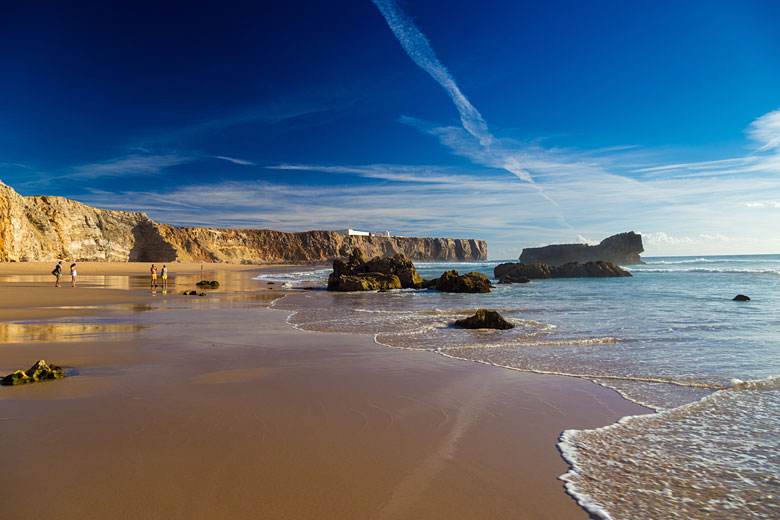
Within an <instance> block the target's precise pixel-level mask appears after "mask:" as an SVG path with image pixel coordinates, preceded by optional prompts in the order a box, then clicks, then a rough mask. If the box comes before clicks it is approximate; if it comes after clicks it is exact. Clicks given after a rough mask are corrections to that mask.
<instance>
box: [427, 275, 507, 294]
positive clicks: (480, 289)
mask: <svg viewBox="0 0 780 520" xmlns="http://www.w3.org/2000/svg"><path fill="white" fill-rule="evenodd" d="M422 287H423V289H435V290H437V291H442V292H452V293H489V292H490V288H491V287H492V285H491V284H490V278H488V277H487V276H485V275H484V274H482V273H475V272H471V273H466V274H458V271H455V270H452V271H447V272H446V273H444V274H443V275H441V276H440V277H438V278H434V279H433V280H426V281H425V282H423V284H422Z"/></svg>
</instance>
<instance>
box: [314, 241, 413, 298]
mask: <svg viewBox="0 0 780 520" xmlns="http://www.w3.org/2000/svg"><path fill="white" fill-rule="evenodd" d="M422 282H423V279H422V278H421V277H420V275H419V274H418V273H417V269H416V268H415V267H414V264H413V263H412V261H411V260H409V259H408V258H406V255H404V254H403V253H399V254H397V255H395V256H392V257H389V258H380V257H376V258H373V259H371V260H366V255H365V253H364V252H363V250H362V249H360V248H358V247H356V248H355V249H353V250H352V254H350V256H349V259H348V260H347V261H346V262H344V261H343V260H334V261H333V272H332V273H331V274H330V276H329V277H328V290H329V291H378V290H390V289H402V288H403V289H417V288H419V287H420V285H421V284H422Z"/></svg>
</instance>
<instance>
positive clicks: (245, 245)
mask: <svg viewBox="0 0 780 520" xmlns="http://www.w3.org/2000/svg"><path fill="white" fill-rule="evenodd" d="M355 247H360V248H361V249H363V251H365V252H366V254H367V255H369V256H384V257H386V256H393V255H395V254H398V253H403V254H405V255H406V256H407V257H408V258H410V259H412V260H416V261H445V262H458V261H480V260H486V259H487V244H486V243H485V242H484V241H483V240H474V239H458V238H432V237H426V238H416V237H392V236H391V237H387V236H356V235H346V234H342V233H338V232H335V231H305V232H299V233H286V232H282V231H273V230H269V229H219V228H203V227H175V226H170V225H167V224H162V223H159V222H155V221H153V220H152V219H150V218H149V217H148V216H147V215H146V214H145V213H141V212H133V211H115V210H105V209H98V208H93V207H91V206H87V205H85V204H82V203H81V202H78V201H75V200H70V199H66V198H64V197H53V196H37V195H36V196H32V197H23V196H21V195H19V194H18V193H17V192H16V191H14V190H13V189H12V188H11V187H9V186H6V185H5V184H3V183H2V182H0V262H36V261H51V260H57V259H60V258H68V259H71V260H74V261H81V262H107V261H113V262H147V261H148V262H151V261H155V262H215V263H235V264H323V263H328V262H331V261H333V260H334V259H336V258H341V257H345V256H348V255H349V253H350V252H351V251H352V250H353V249H354V248H355Z"/></svg>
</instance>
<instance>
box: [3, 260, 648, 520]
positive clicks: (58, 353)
mask: <svg viewBox="0 0 780 520" xmlns="http://www.w3.org/2000/svg"><path fill="white" fill-rule="evenodd" d="M18 265H23V264H17V265H14V264H3V265H0V301H2V302H3V303H2V305H1V306H0V321H2V322H4V324H5V325H4V326H5V327H6V329H9V326H12V327H10V328H12V329H14V330H13V332H12V333H7V334H6V338H5V339H6V340H5V342H4V344H2V345H0V373H3V374H5V373H8V372H10V371H12V370H15V369H19V368H28V367H29V366H30V365H32V363H33V362H34V361H36V360H38V359H41V358H43V359H46V360H47V361H49V362H52V363H56V364H59V365H62V366H64V367H65V368H66V369H67V370H68V371H69V373H71V374H74V376H73V377H69V378H66V379H64V380H60V381H55V382H50V383H40V384H35V385H26V386H21V387H13V388H9V387H0V445H2V446H3V448H2V450H0V465H2V467H3V468H4V471H3V472H2V475H0V503H2V504H3V513H4V515H5V516H7V517H8V518H32V517H46V515H47V514H48V513H49V512H51V511H52V510H55V511H56V516H57V517H58V518H66V519H67V518H93V517H103V516H111V517H118V518H128V519H136V518H139V519H140V518H174V519H178V518H182V519H183V518H290V519H308V518H312V519H314V518H317V519H336V518H338V519H343V518H360V519H364V518H365V519H413V518H414V519H416V518H436V519H438V518H441V519H484V518H491V519H496V518H507V519H510V518H514V519H525V518H528V519H545V518H547V519H556V520H560V519H569V518H572V519H577V518H581V519H586V518H588V515H587V514H586V513H585V512H584V511H582V510H581V509H580V508H579V507H578V506H577V505H576V504H575V502H574V501H573V500H572V499H570V498H569V497H568V496H567V495H566V494H565V493H564V491H563V487H562V483H561V482H560V481H558V480H557V477H558V476H559V475H561V474H562V473H564V472H565V471H566V470H567V469H568V468H567V466H566V465H565V463H564V462H563V461H562V459H561V458H560V455H559V454H558V452H557V449H556V447H555V443H556V441H557V438H558V435H559V434H560V432H561V431H562V430H564V429H567V428H591V427H597V426H601V425H604V424H608V423H611V422H614V421H615V420H616V419H618V418H619V417H621V416H623V415H627V414H635V413H641V412H642V411H643V409H642V408H640V407H638V406H634V405H632V404H630V403H628V402H626V401H624V400H623V399H621V398H620V397H619V396H617V394H615V393H614V392H611V391H608V390H605V389H603V388H601V387H598V386H596V385H595V384H592V383H589V382H587V381H582V380H577V379H571V378H562V377H554V376H538V375H534V374H526V373H522V372H515V371H510V370H505V369H500V368H495V367H489V366H485V365H479V364H472V363H466V362H460V361H457V360H452V359H448V358H444V357H441V356H437V355H435V354H432V353H428V352H413V351H403V350H393V349H388V348H386V347H381V346H378V345H376V344H375V343H374V342H373V340H372V338H371V337H368V336H358V335H343V334H324V333H312V332H302V331H298V330H295V329H292V328H291V327H290V326H289V325H287V324H286V323H285V318H286V314H285V313H283V312H281V311H276V310H273V309H272V308H268V305H269V304H270V303H271V302H272V301H273V299H274V298H277V297H279V296H280V295H281V294H282V293H281V291H266V292H264V293H258V292H252V293H242V292H237V291H257V290H258V289H260V288H262V287H270V286H268V285H267V284H261V283H259V282H256V281H251V276H252V274H251V273H249V272H247V271H246V269H248V268H249V267H248V266H229V267H227V268H226V269H225V268H224V266H219V267H215V266H210V267H212V269H213V271H212V272H213V273H214V276H211V277H210V278H212V279H213V278H216V279H218V280H220V281H223V280H224V281H225V282H226V283H225V284H224V289H223V288H221V290H220V291H209V295H208V296H207V297H204V298H197V297H184V296H181V295H180V294H178V293H177V292H171V293H169V294H166V295H162V294H160V293H159V292H158V293H157V294H156V295H152V294H150V291H148V289H146V290H144V289H143V288H142V287H138V288H137V289H136V288H135V287H137V286H138V284H139V283H142V282H143V283H148V278H145V276H144V275H145V274H146V273H145V271H144V270H141V271H140V273H139V275H138V276H139V277H140V278H138V280H135V281H134V279H133V277H134V276H136V275H135V274H134V272H131V271H125V272H124V273H123V272H122V269H123V267H122V266H119V267H117V268H116V269H117V271H116V272H115V273H111V274H112V276H113V275H115V276H118V277H120V278H125V281H123V282H119V283H126V286H127V287H128V288H127V289H111V288H106V286H105V285H103V286H100V284H98V283H97V282H95V286H93V287H84V288H83V290H82V289H72V288H70V287H69V277H67V276H66V277H64V278H63V287H61V288H59V289H55V288H53V287H46V286H48V285H49V284H50V283H49V282H53V277H52V276H51V275H49V276H48V278H46V277H45V276H44V279H45V283H44V282H43V281H36V280H28V279H25V278H23V277H25V276H35V275H32V274H30V273H22V272H17V271H14V272H10V271H13V270H14V269H20V267H18ZM8 266H11V268H12V269H11V270H9V269H7V267H8ZM28 267H29V266H28ZM46 267H48V271H44V272H45V273H46V274H48V272H50V271H51V266H49V264H46ZM79 267H80V269H79V272H80V273H81V272H82V267H81V264H80V266H79ZM138 267H145V268H146V270H148V264H141V265H139V266H138ZM134 268H135V267H134V266H127V265H125V266H124V269H134ZM192 268H193V269H195V273H187V272H185V270H184V269H181V270H179V269H178V266H176V270H175V271H174V269H173V268H172V272H176V271H178V276H179V278H178V281H177V284H176V286H177V288H178V292H181V290H184V288H188V287H185V286H186V285H187V284H190V283H194V280H196V279H197V278H198V277H199V266H197V268H196V267H195V266H193V267H192ZM112 269H113V268H112ZM84 274H85V275H86V274H87V270H86V269H84ZM95 276H103V275H97V274H96V275H95ZM4 277H5V278H4ZM20 277H21V278H20ZM187 277H192V278H187ZM66 283H67V285H66ZM19 293H23V294H24V296H20V297H19V302H21V303H23V304H24V307H14V305H12V304H9V300H8V298H9V296H11V295H14V294H19ZM67 293H72V294H73V296H72V297H70V296H69V295H68V296H63V294H67ZM81 293H83V294H81ZM306 296H307V297H309V296H313V297H316V294H311V293H309V294H307V295H306ZM289 297H291V298H300V299H302V300H304V298H302V297H301V294H300V293H297V294H293V295H291V296H289ZM61 298H63V299H61ZM62 307H70V308H62ZM73 307H76V308H73ZM52 310H58V312H61V313H60V314H51V312H52ZM22 320H23V321H24V322H26V323H21V321H22ZM31 321H32V322H31ZM9 322H15V323H9ZM1 330H2V329H0V332H1Z"/></svg>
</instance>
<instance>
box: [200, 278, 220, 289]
mask: <svg viewBox="0 0 780 520" xmlns="http://www.w3.org/2000/svg"><path fill="white" fill-rule="evenodd" d="M195 285H196V286H197V287H210V288H212V289H216V288H217V287H219V282H218V281H216V280H201V281H200V282H198V283H196V284H195Z"/></svg>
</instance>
